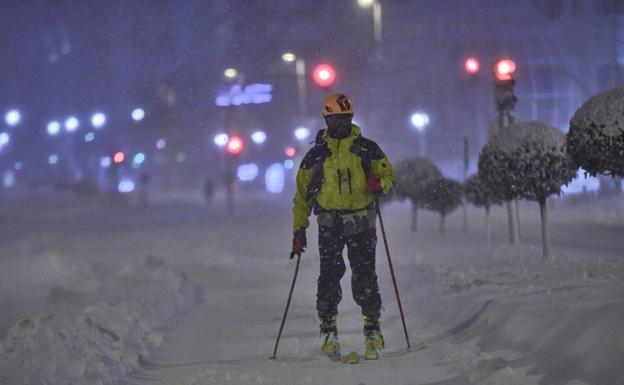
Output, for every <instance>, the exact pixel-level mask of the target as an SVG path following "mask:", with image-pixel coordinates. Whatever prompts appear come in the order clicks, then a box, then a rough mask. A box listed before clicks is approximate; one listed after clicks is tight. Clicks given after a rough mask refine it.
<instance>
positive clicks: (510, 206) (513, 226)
mask: <svg viewBox="0 0 624 385" xmlns="http://www.w3.org/2000/svg"><path fill="white" fill-rule="evenodd" d="M517 203H518V202H517V201H516V200H515V199H512V200H510V201H509V202H507V216H508V218H509V240H510V242H511V244H512V245H514V246H518V245H519V244H520V231H519V229H518V216H517V214H518V211H517Z"/></svg>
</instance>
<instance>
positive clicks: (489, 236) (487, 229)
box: [485, 206, 492, 249]
mask: <svg viewBox="0 0 624 385" xmlns="http://www.w3.org/2000/svg"><path fill="white" fill-rule="evenodd" d="M491 240H492V234H491V231H490V206H486V207H485V244H486V246H487V247H488V249H489V248H490V245H491V244H492V242H491Z"/></svg>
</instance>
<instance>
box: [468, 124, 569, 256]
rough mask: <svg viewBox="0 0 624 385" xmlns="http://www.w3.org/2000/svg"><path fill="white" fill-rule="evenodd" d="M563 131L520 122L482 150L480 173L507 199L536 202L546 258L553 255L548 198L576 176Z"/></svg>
mask: <svg viewBox="0 0 624 385" xmlns="http://www.w3.org/2000/svg"><path fill="white" fill-rule="evenodd" d="M576 170H577V168H576V167H575V166H574V163H573V162H572V159H571V157H570V155H569V154H568V153H567V152H566V145H565V136H564V134H563V133H562V132H561V131H560V130H558V129H556V128H554V127H551V126H549V125H548V124H546V123H542V122H517V123H514V124H513V125H511V126H509V127H507V128H506V129H505V130H502V131H501V132H500V133H499V134H498V135H496V136H495V137H494V138H493V140H492V141H490V143H488V144H487V145H486V146H485V147H484V148H483V150H482V152H481V154H480V156H479V175H481V178H482V179H483V181H484V182H485V183H486V185H487V186H489V187H491V188H492V189H493V190H494V191H495V192H496V194H497V195H498V194H499V193H500V196H502V197H503V198H505V199H509V198H513V197H514V196H519V197H521V198H524V199H529V200H534V201H537V202H538V203H539V205H540V214H541V219H542V245H543V252H544V257H545V258H549V257H550V242H549V238H548V226H547V215H546V198H548V197H549V196H550V195H553V194H560V193H561V186H562V185H564V184H567V183H568V182H570V181H571V180H572V179H573V178H574V177H575V176H576Z"/></svg>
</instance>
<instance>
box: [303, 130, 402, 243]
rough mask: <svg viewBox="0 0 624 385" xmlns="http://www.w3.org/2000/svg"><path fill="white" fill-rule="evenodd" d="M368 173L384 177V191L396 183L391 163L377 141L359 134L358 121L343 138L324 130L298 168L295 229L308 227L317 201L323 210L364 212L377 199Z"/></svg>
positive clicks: (382, 181) (317, 204) (382, 179)
mask: <svg viewBox="0 0 624 385" xmlns="http://www.w3.org/2000/svg"><path fill="white" fill-rule="evenodd" d="M365 168H366V169H368V171H365ZM367 173H368V174H370V175H376V176H378V177H379V178H380V179H381V188H382V190H383V192H384V194H385V193H387V192H388V191H389V190H390V188H391V187H392V185H393V184H394V168H393V167H392V164H391V163H390V161H389V160H388V158H387V157H386V155H385V154H384V153H383V151H381V149H380V148H379V146H378V145H377V143H375V142H373V141H372V140H370V139H367V138H364V137H363V136H362V135H361V134H360V128H359V127H358V126H357V125H355V124H353V125H352V129H351V135H350V136H348V137H346V138H344V139H335V138H332V137H330V136H329V135H328V134H327V131H326V130H325V131H324V132H323V133H322V137H319V138H317V143H316V145H315V146H314V147H313V148H312V149H310V150H309V151H308V152H307V153H306V155H305V156H304V158H303V160H302V161H301V165H300V167H299V170H298V171H297V192H296V193H295V198H294V199H293V203H294V205H293V230H294V231H296V230H299V229H306V228H307V227H308V225H309V224H310V222H309V220H308V217H309V216H310V212H311V210H312V208H313V207H314V206H315V204H316V206H317V208H318V209H319V210H322V211H332V210H340V211H352V212H357V211H362V213H365V212H366V209H367V208H368V207H369V206H370V205H371V203H372V202H373V199H374V197H373V194H372V193H371V192H370V191H369V190H368V188H367V185H366V177H367Z"/></svg>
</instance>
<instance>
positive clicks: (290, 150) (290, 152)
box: [284, 147, 297, 158]
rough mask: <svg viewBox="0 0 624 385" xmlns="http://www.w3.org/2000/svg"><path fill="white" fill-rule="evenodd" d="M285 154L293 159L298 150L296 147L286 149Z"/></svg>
mask: <svg viewBox="0 0 624 385" xmlns="http://www.w3.org/2000/svg"><path fill="white" fill-rule="evenodd" d="M284 154H286V156H287V157H289V158H292V157H293V156H295V155H296V154H297V150H296V149H295V148H294V147H286V148H285V149H284Z"/></svg>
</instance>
